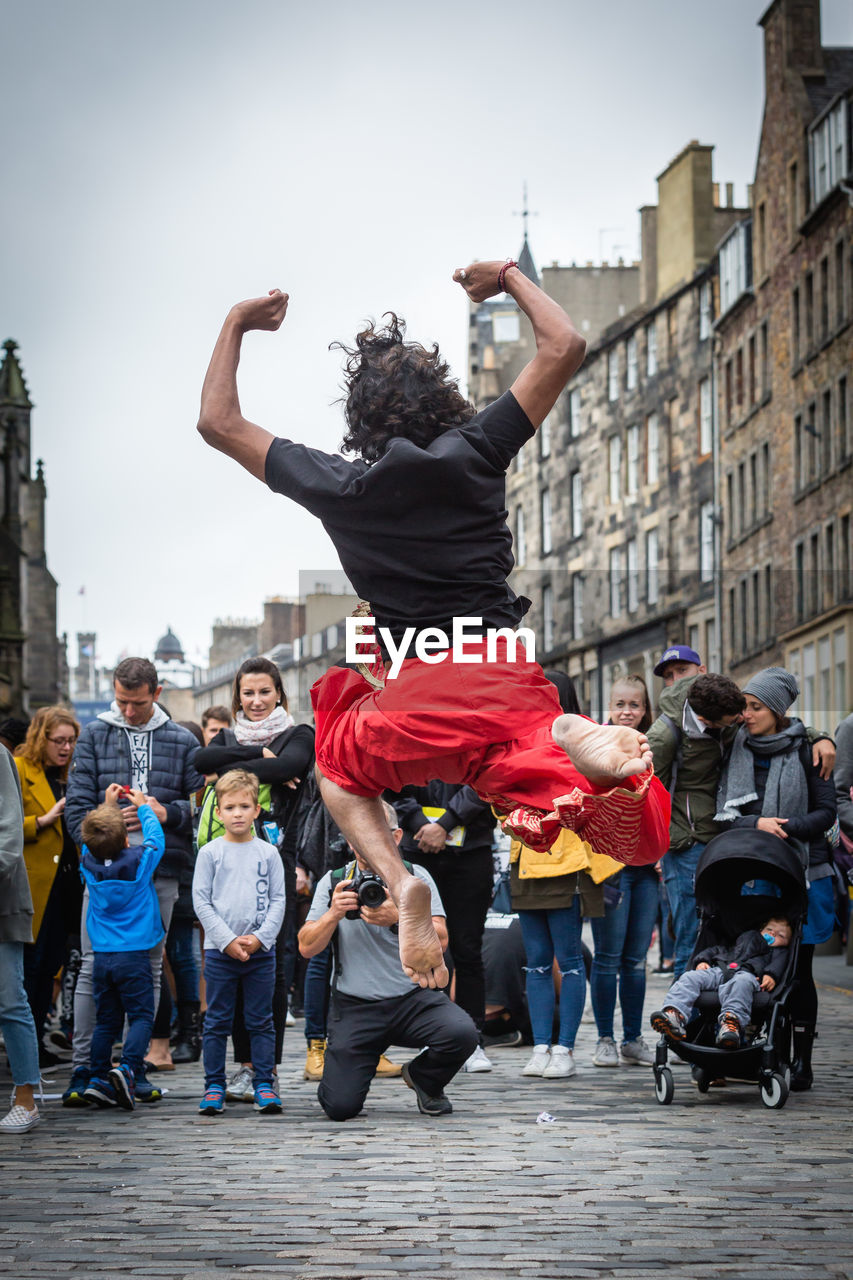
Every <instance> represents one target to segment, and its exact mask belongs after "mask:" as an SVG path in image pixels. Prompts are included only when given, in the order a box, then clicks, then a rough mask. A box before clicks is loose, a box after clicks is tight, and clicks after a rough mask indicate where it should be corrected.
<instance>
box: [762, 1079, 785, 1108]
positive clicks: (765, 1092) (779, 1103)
mask: <svg viewBox="0 0 853 1280" xmlns="http://www.w3.org/2000/svg"><path fill="white" fill-rule="evenodd" d="M758 1087H759V1089H760V1090H761V1101H762V1102H763V1103H764V1105H765V1107H772V1108H774V1110H778V1109H779V1108H780V1107H784V1105H785V1103H786V1102H787V1101H788V1085H787V1083H786V1082H785V1077H784V1076H782V1075H779V1073H778V1072H777V1071H774V1073H773V1075H772V1076H766V1077H765V1078H764V1079H763V1080H760V1081H759V1084H758Z"/></svg>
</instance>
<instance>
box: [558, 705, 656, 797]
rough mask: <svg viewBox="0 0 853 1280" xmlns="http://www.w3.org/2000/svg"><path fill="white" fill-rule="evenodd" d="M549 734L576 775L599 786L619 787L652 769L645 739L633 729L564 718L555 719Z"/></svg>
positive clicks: (649, 751)
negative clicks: (567, 759)
mask: <svg viewBox="0 0 853 1280" xmlns="http://www.w3.org/2000/svg"><path fill="white" fill-rule="evenodd" d="M551 733H552V734H553V737H554V741H555V742H556V744H557V746H558V747H562V749H563V751H565V753H566V755H567V756H568V757H569V759H570V760H571V762H572V764H573V765H574V766H575V768H576V769H577V771H578V773H582V774H583V776H584V777H585V778H588V779H589V781H590V782H594V783H596V784H598V785H599V786H607V787H618V785H619V783H620V782H622V781H624V779H625V778H630V777H632V776H633V775H634V774H637V773H646V772H647V771H648V770H649V769H651V767H652V751H651V747H650V746H649V742H648V739H647V738H646V737H645V735H644V734H642V733H638V732H637V730H636V729H628V728H626V727H625V726H624V725H600V724H594V723H593V722H592V721H591V720H586V719H584V717H583V716H573V715H563V716H557V719H556V720H555V721H554V723H553V724H552V726H551Z"/></svg>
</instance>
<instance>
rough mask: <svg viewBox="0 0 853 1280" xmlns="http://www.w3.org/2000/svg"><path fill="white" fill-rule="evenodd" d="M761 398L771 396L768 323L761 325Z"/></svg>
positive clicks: (764, 322)
mask: <svg viewBox="0 0 853 1280" xmlns="http://www.w3.org/2000/svg"><path fill="white" fill-rule="evenodd" d="M760 332H761V396H762V399H763V398H764V396H766V395H769V394H770V348H769V345H768V340H767V321H766V320H765V321H763V323H762V325H761V330H760Z"/></svg>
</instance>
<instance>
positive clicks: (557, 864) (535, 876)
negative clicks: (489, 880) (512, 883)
mask: <svg viewBox="0 0 853 1280" xmlns="http://www.w3.org/2000/svg"><path fill="white" fill-rule="evenodd" d="M509 860H510V862H518V864H519V868H518V875H519V879H521V880H541V879H545V878H546V877H548V876H568V875H571V874H572V873H573V872H575V871H588V872H589V874H590V875H591V877H592V879H593V881H594V882H595V884H601V882H602V880H607V879H609V877H610V876H613V875H615V874H616V872H617V871H621V870H622V863H621V862H617V861H616V859H615V858H608V857H607V855H606V854H604V853H596V852H595V850H594V849H593V848H592V846H591V845H588V844H587V843H586V841H585V840H581V838H580V836H579V835H578V834H577V833H576V832H575V831H569V830H568V828H565V829H564V830H563V831H561V832H560V834H559V836H558V837H557V839H556V840H555V842H554V844H553V845H552V846H551V848H550V849H548V850H547V852H545V853H538V852H537V851H536V850H535V849H530V848H528V846H527V845H526V844H522V843H521V841H520V840H513V842H512V845H511V846H510V852H509Z"/></svg>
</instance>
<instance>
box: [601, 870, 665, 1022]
mask: <svg viewBox="0 0 853 1280" xmlns="http://www.w3.org/2000/svg"><path fill="white" fill-rule="evenodd" d="M619 888H620V889H621V891H622V900H621V902H620V903H619V906H618V907H606V908H605V914H604V915H603V916H601V917H600V918H599V919H594V920H592V921H591V922H590V923H591V924H592V936H593V940H594V942H595V955H594V956H593V960H592V973H591V974H590V979H589V986H590V994H591V995H592V1010H593V1013H594V1014H595V1024H596V1026H597V1027H598V1034H599V1036H602V1037H605V1036H606V1037H607V1038H608V1039H611V1040H612V1039H613V1012H614V1009H615V1008H616V984H617V979H618V983H619V1004H620V1005H621V1007H622V1040H623V1042H624V1041H626V1040H636V1039H637V1036H638V1035H639V1034H640V1032H641V1030H642V1026H643V1001H644V999H645V997H646V954H647V952H648V950H649V946H650V945H651V941H652V930H653V929H654V925H655V919H656V918H657V910H658V874H657V872H656V871H655V869H654V867H626V868H625V870H624V871H623V872H622V873H621V875H620V877H619Z"/></svg>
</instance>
